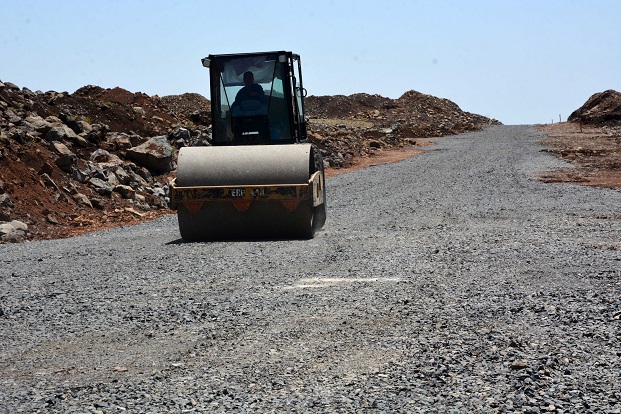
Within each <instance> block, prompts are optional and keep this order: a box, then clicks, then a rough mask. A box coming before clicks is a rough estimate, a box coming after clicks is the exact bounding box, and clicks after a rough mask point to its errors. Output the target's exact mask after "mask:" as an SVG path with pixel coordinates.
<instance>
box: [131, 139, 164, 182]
mask: <svg viewBox="0 0 621 414" xmlns="http://www.w3.org/2000/svg"><path fill="white" fill-rule="evenodd" d="M127 158H129V159H131V160H132V161H134V162H136V163H138V164H140V165H143V166H145V167H147V168H148V169H149V170H151V171H154V172H156V173H166V172H168V171H170V170H171V169H172V163H173V147H172V146H171V145H170V144H169V143H168V140H167V139H166V136H159V137H154V138H151V139H149V140H148V141H147V142H145V143H144V144H141V145H138V146H137V147H132V148H130V149H128V150H127Z"/></svg>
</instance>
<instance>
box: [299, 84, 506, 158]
mask: <svg viewBox="0 0 621 414" xmlns="http://www.w3.org/2000/svg"><path fill="white" fill-rule="evenodd" d="M305 104H306V113H307V114H308V115H309V117H310V119H311V121H310V131H311V136H310V139H311V141H312V142H313V143H315V144H316V145H317V146H318V147H319V148H321V149H322V151H323V154H324V158H325V159H326V163H327V164H328V165H329V166H331V167H337V168H342V167H347V166H349V165H351V164H352V163H354V162H356V160H358V159H360V158H361V157H367V156H370V155H373V154H374V153H375V152H377V151H380V150H382V149H396V148H403V147H407V146H413V145H416V144H417V140H419V139H420V138H425V137H437V136H445V135H453V134H458V133H461V132H468V131H477V130H479V129H481V128H482V127H484V126H486V125H499V124H500V122H498V121H497V120H495V119H490V118H486V117H484V116H481V115H475V114H471V113H469V112H465V111H462V110H461V109H460V108H459V106H457V104H455V103H454V102H452V101H450V100H448V99H442V98H437V97H435V96H431V95H425V94H423V93H420V92H416V91H408V92H406V93H404V94H403V95H402V96H401V97H399V98H398V99H390V98H386V97H383V96H380V95H368V94H364V93H358V94H354V95H350V96H343V95H336V96H309V97H307V98H306V100H305Z"/></svg>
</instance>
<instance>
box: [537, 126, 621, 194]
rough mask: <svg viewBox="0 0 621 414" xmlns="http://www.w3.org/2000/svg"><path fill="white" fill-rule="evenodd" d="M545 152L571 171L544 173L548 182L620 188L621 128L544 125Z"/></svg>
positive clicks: (543, 175)
mask: <svg viewBox="0 0 621 414" xmlns="http://www.w3.org/2000/svg"><path fill="white" fill-rule="evenodd" d="M540 130H541V131H542V132H544V133H545V134H546V135H547V136H548V139H547V140H545V141H544V142H543V144H544V145H546V146H548V147H550V148H549V149H546V151H549V152H551V153H554V154H556V156H557V157H559V158H560V159H562V160H565V161H567V162H569V163H571V168H565V169H562V170H558V171H550V172H546V173H543V174H541V176H540V178H541V179H542V180H543V181H544V182H546V183H574V184H580V185H588V186H593V187H604V188H621V126H594V125H581V124H580V123H573V122H563V123H558V124H550V125H542V126H540Z"/></svg>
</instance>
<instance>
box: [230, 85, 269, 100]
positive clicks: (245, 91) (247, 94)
mask: <svg viewBox="0 0 621 414" xmlns="http://www.w3.org/2000/svg"><path fill="white" fill-rule="evenodd" d="M248 100H255V101H259V102H261V103H264V101H265V91H264V90H263V88H262V87H261V85H259V84H256V83H253V84H252V85H250V86H244V87H243V88H241V89H240V90H239V92H237V96H235V102H234V105H239V104H240V103H241V102H242V101H248Z"/></svg>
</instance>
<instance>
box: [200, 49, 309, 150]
mask: <svg viewBox="0 0 621 414" xmlns="http://www.w3.org/2000/svg"><path fill="white" fill-rule="evenodd" d="M202 62H203V66H205V67H208V68H209V71H210V89H211V112H212V119H213V126H212V128H213V140H212V142H213V144H214V145H247V144H289V143H296V142H300V141H303V140H305V139H306V119H305V117H304V95H305V93H306V91H305V90H304V88H303V87H302V69H301V62H300V57H299V56H298V55H296V54H293V53H291V52H265V53H248V54H241V55H239V54H238V55H209V56H208V57H206V58H204V59H202Z"/></svg>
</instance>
